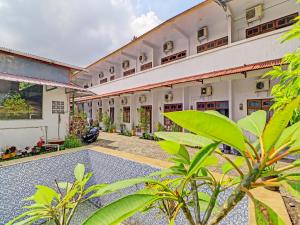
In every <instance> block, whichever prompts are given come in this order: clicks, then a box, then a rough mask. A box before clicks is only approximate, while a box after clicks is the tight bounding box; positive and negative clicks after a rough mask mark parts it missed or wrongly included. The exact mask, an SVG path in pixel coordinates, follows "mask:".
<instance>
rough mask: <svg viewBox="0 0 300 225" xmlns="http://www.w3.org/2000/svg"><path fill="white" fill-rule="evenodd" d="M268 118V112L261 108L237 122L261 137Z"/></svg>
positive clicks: (241, 126)
mask: <svg viewBox="0 0 300 225" xmlns="http://www.w3.org/2000/svg"><path fill="white" fill-rule="evenodd" d="M266 120H267V113H266V111H264V110H259V111H256V112H254V113H252V114H251V115H250V116H246V117H245V118H243V119H240V120H239V121H238V122H237V124H238V126H239V127H240V128H242V129H244V130H246V131H249V132H250V133H252V134H254V135H256V136H257V137H260V136H261V135H262V133H263V131H264V128H265V125H266Z"/></svg>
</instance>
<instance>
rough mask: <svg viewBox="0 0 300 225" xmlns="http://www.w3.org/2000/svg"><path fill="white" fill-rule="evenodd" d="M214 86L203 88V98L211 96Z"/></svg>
mask: <svg viewBox="0 0 300 225" xmlns="http://www.w3.org/2000/svg"><path fill="white" fill-rule="evenodd" d="M211 95H212V86H206V87H201V97H205V96H211Z"/></svg>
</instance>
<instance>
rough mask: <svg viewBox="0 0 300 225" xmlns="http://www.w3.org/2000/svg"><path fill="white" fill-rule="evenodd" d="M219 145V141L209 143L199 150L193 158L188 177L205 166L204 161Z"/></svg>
mask: <svg viewBox="0 0 300 225" xmlns="http://www.w3.org/2000/svg"><path fill="white" fill-rule="evenodd" d="M218 145H219V143H213V144H209V145H207V146H204V147H203V148H202V149H200V150H199V151H198V152H197V154H196V155H195V156H194V157H193V159H192V160H191V165H190V167H189V170H188V175H187V177H190V176H192V175H193V174H195V173H197V172H198V170H199V169H200V168H201V167H203V163H204V162H205V160H206V159H207V157H208V156H210V155H211V153H212V152H213V151H214V150H215V149H216V148H217V147H218Z"/></svg>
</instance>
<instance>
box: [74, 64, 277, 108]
mask: <svg viewBox="0 0 300 225" xmlns="http://www.w3.org/2000/svg"><path fill="white" fill-rule="evenodd" d="M279 65H282V64H281V59H274V60H268V61H264V62H258V63H253V64H249V65H243V66H238V67H233V68H229V69H225V70H218V71H212V72H208V73H203V74H197V75H193V76H189V77H183V78H179V79H175V80H169V81H164V82H160V83H154V84H147V85H144V86H140V87H135V88H131V89H126V90H121V91H116V92H110V93H106V94H103V95H94V96H86V97H79V98H76V99H75V101H76V102H85V101H91V100H95V99H101V98H105V97H110V96H116V95H121V94H127V93H134V92H139V91H148V90H151V89H153V88H158V87H164V86H172V85H175V84H182V83H186V82H192V81H199V80H203V79H208V78H214V77H222V76H228V75H232V74H237V73H245V72H249V71H254V70H261V69H266V68H271V67H273V66H279Z"/></svg>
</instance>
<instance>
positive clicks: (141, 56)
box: [139, 53, 147, 63]
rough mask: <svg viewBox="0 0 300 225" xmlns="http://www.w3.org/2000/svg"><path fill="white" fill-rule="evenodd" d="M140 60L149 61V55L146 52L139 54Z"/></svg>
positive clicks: (142, 61) (141, 61)
mask: <svg viewBox="0 0 300 225" xmlns="http://www.w3.org/2000/svg"><path fill="white" fill-rule="evenodd" d="M139 61H140V63H144V62H146V61H147V55H146V53H143V54H141V55H140V56H139Z"/></svg>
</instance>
